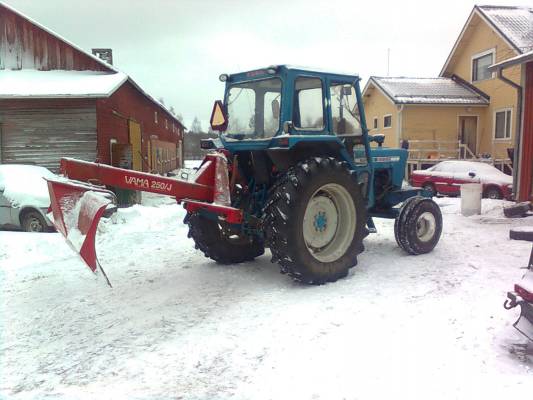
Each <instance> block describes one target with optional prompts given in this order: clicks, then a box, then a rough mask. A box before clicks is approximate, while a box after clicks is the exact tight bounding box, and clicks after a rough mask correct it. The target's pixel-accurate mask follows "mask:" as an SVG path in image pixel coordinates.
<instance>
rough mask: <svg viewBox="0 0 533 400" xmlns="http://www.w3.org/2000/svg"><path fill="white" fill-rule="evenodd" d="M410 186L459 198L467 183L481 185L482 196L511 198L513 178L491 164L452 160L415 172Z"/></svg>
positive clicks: (434, 193)
mask: <svg viewBox="0 0 533 400" xmlns="http://www.w3.org/2000/svg"><path fill="white" fill-rule="evenodd" d="M410 183H411V185H412V186H414V187H421V188H423V189H425V190H427V191H429V192H431V193H432V194H433V195H436V194H446V195H452V196H453V195H458V194H459V191H460V187H461V185H462V184H464V183H481V184H482V185H483V197H487V198H489V199H506V200H509V199H511V194H512V189H513V177H512V176H510V175H507V174H504V173H503V172H502V171H500V170H499V169H497V168H495V167H493V166H492V165H490V164H486V163H483V162H478V161H461V160H449V161H441V162H440V163H438V164H436V165H434V166H432V167H431V168H428V169H421V170H417V171H413V173H412V174H411V182H410Z"/></svg>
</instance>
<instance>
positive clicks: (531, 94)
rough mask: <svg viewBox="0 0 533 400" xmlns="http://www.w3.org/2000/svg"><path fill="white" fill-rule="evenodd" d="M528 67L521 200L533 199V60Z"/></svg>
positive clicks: (520, 183)
mask: <svg viewBox="0 0 533 400" xmlns="http://www.w3.org/2000/svg"><path fill="white" fill-rule="evenodd" d="M525 67H526V85H525V89H524V90H525V93H524V104H523V110H524V125H523V128H522V129H523V135H522V143H521V144H520V147H521V153H522V154H521V155H520V158H521V161H520V181H519V183H518V184H519V189H518V193H519V198H518V200H519V201H527V200H533V195H532V193H531V192H532V189H533V188H532V185H533V182H532V181H533V62H529V63H527V64H526V65H525Z"/></svg>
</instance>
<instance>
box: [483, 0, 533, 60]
mask: <svg viewBox="0 0 533 400" xmlns="http://www.w3.org/2000/svg"><path fill="white" fill-rule="evenodd" d="M478 9H479V11H480V12H481V13H482V14H483V16H485V17H486V18H487V19H488V20H489V21H490V22H491V23H492V24H493V25H494V26H495V27H496V28H497V29H498V30H499V31H500V32H501V33H502V34H503V35H504V36H505V37H506V38H507V39H508V40H509V41H510V42H511V43H512V44H513V45H514V47H515V48H516V49H517V50H518V51H519V52H520V53H524V52H527V51H529V50H533V8H530V7H520V6H478Z"/></svg>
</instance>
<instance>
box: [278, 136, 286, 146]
mask: <svg viewBox="0 0 533 400" xmlns="http://www.w3.org/2000/svg"><path fill="white" fill-rule="evenodd" d="M288 145H289V138H288V137H284V138H280V139H278V146H288Z"/></svg>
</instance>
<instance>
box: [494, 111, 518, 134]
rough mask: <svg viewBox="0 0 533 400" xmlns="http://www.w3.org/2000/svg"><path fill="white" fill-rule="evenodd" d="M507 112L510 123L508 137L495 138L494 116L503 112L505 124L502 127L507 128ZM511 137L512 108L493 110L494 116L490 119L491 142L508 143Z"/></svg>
mask: <svg viewBox="0 0 533 400" xmlns="http://www.w3.org/2000/svg"><path fill="white" fill-rule="evenodd" d="M507 111H510V117H509V118H511V121H510V122H509V137H503V138H497V137H496V114H497V113H500V112H503V113H504V115H505V121H504V122H505V124H504V126H507ZM512 137H513V108H512V107H506V108H499V109H497V110H494V115H493V117H492V140H494V141H496V142H508V141H510V140H511V138H512Z"/></svg>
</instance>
